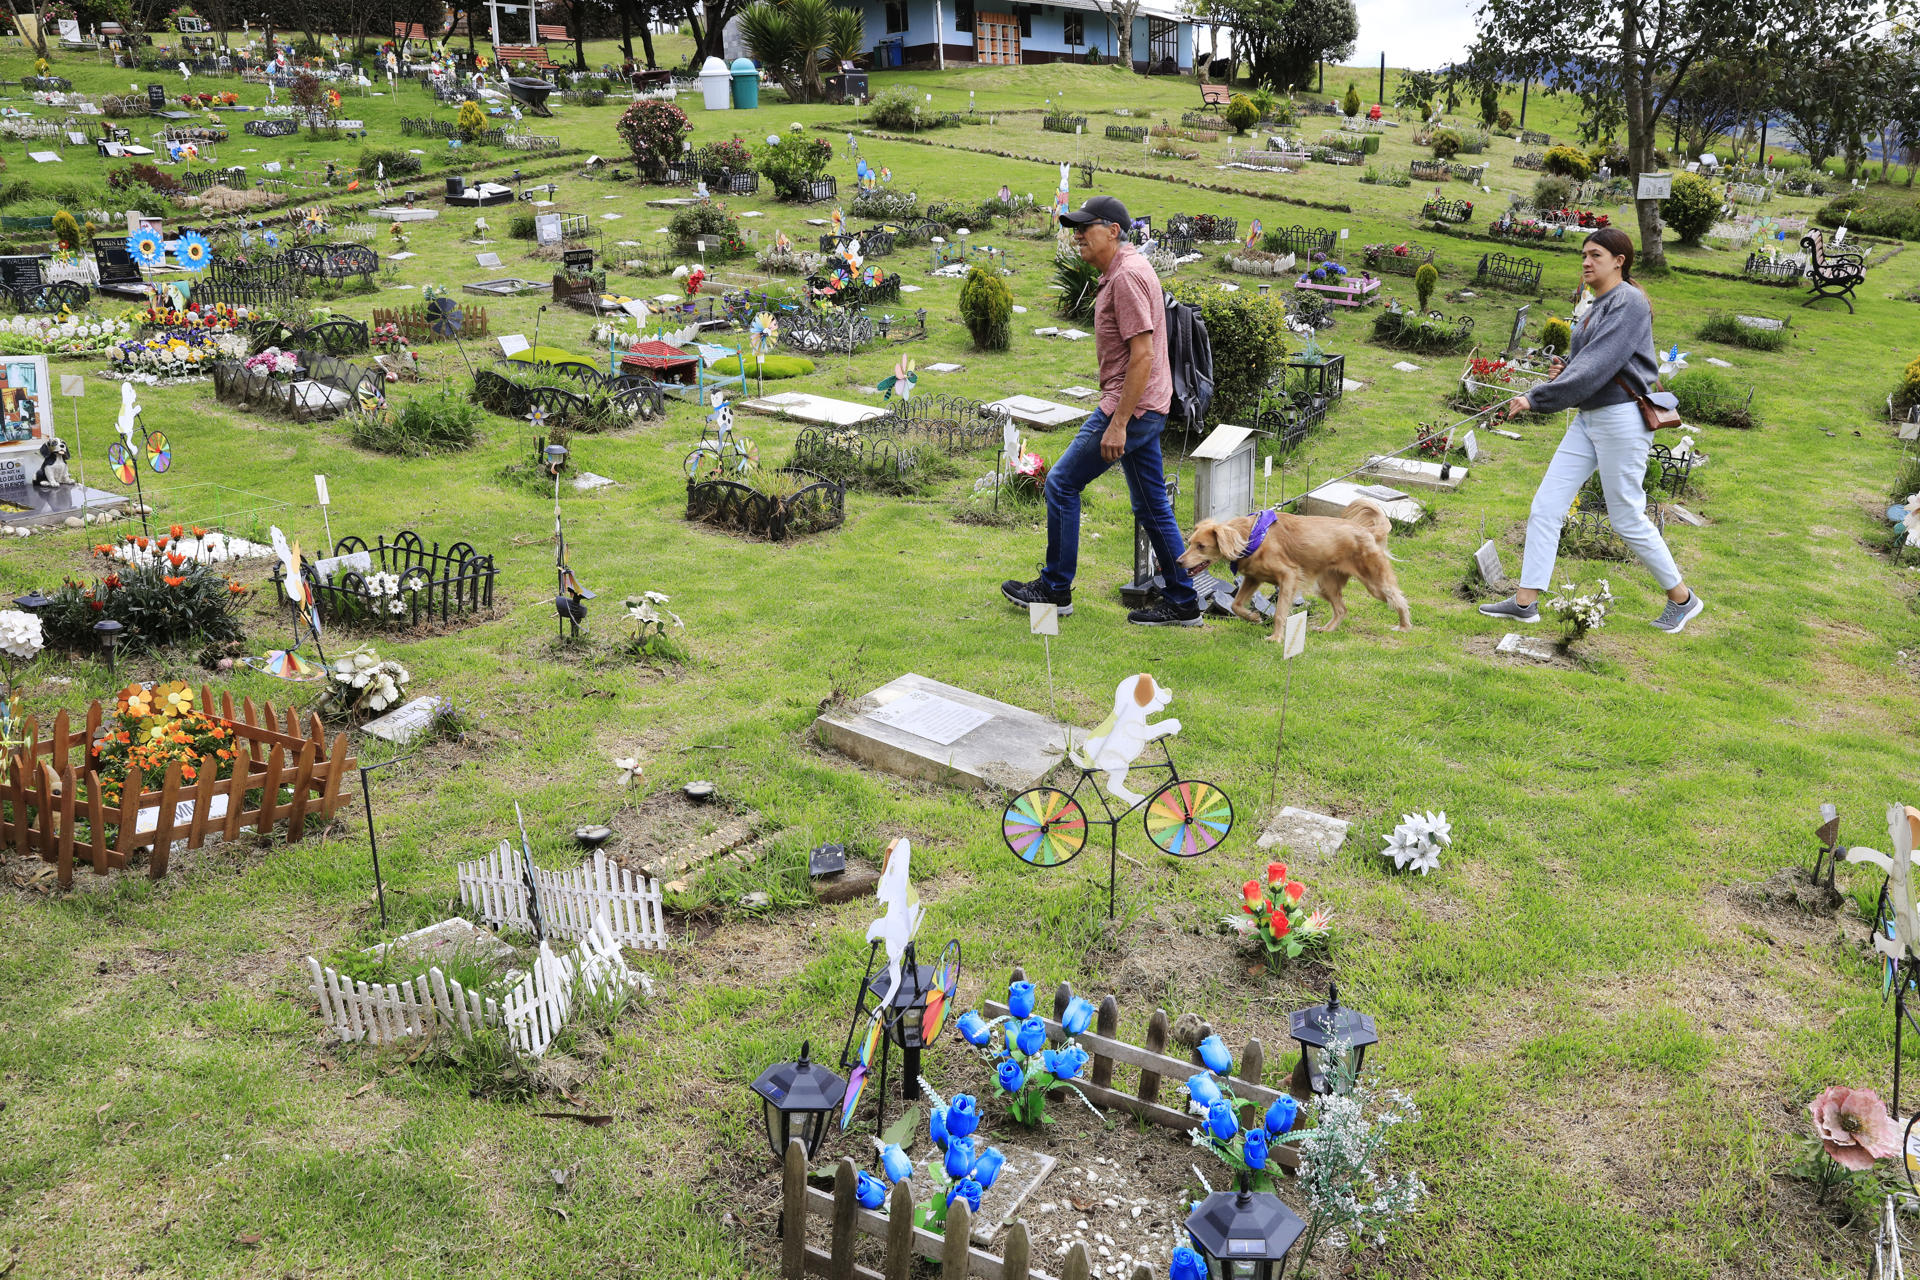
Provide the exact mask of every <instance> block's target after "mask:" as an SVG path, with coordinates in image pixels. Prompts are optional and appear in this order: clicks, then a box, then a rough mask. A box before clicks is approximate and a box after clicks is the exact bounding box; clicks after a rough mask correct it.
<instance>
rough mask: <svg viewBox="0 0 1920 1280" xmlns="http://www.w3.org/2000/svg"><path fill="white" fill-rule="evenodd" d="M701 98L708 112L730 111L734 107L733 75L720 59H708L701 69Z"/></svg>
mask: <svg viewBox="0 0 1920 1280" xmlns="http://www.w3.org/2000/svg"><path fill="white" fill-rule="evenodd" d="M700 96H701V97H702V98H704V99H706V103H707V110H709V111H728V110H731V109H732V107H733V73H732V72H731V71H729V70H727V64H726V63H724V62H722V61H720V59H718V58H708V59H707V60H706V62H705V63H704V64H703V65H702V66H701V68H700Z"/></svg>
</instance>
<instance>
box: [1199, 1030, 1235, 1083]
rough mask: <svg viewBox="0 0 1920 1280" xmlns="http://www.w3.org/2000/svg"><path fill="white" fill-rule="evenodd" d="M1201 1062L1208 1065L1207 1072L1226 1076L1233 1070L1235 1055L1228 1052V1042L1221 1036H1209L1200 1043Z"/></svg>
mask: <svg viewBox="0 0 1920 1280" xmlns="http://www.w3.org/2000/svg"><path fill="white" fill-rule="evenodd" d="M1200 1061H1202V1062H1204V1063H1206V1064H1207V1070H1209V1071H1211V1072H1213V1073H1214V1074H1216V1075H1225V1074H1227V1072H1229V1071H1231V1070H1233V1055H1232V1054H1231V1053H1229V1052H1227V1042H1226V1041H1224V1040H1222V1039H1221V1038H1220V1037H1219V1036H1208V1037H1207V1038H1206V1039H1205V1040H1202V1041H1201V1042H1200Z"/></svg>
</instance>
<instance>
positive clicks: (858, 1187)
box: [853, 1169, 887, 1209]
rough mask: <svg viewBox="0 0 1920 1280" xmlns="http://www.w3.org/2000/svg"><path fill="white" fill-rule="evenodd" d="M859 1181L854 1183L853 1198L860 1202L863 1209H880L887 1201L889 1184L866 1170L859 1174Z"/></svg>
mask: <svg viewBox="0 0 1920 1280" xmlns="http://www.w3.org/2000/svg"><path fill="white" fill-rule="evenodd" d="M857 1176H858V1177H859V1181H858V1182H857V1183H855V1184H854V1188H853V1198H854V1199H855V1200H858V1201H859V1202H860V1207H861V1208H862V1209H878V1208H879V1207H880V1206H881V1205H883V1204H885V1203H886V1202H887V1184H886V1183H884V1182H882V1181H880V1179H878V1178H876V1177H874V1176H873V1175H872V1174H870V1173H868V1172H867V1171H866V1170H864V1169H863V1170H861V1171H860V1173H859V1174H858V1175H857Z"/></svg>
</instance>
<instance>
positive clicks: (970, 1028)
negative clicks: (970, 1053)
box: [955, 1009, 993, 1049]
mask: <svg viewBox="0 0 1920 1280" xmlns="http://www.w3.org/2000/svg"><path fill="white" fill-rule="evenodd" d="M955 1025H957V1026H958V1027H959V1028H960V1038H961V1039H962V1040H965V1041H966V1042H967V1043H968V1044H970V1045H972V1046H973V1047H974V1048H976V1049H984V1048H986V1047H987V1042H988V1041H989V1040H992V1039H993V1028H992V1027H990V1026H988V1025H987V1020H986V1019H985V1018H983V1017H981V1016H980V1014H979V1013H978V1012H977V1011H976V1010H973V1009H969V1010H967V1011H966V1012H965V1013H963V1014H961V1015H960V1021H959V1022H958V1023H956V1024H955Z"/></svg>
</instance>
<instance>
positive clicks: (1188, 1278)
mask: <svg viewBox="0 0 1920 1280" xmlns="http://www.w3.org/2000/svg"><path fill="white" fill-rule="evenodd" d="M1167 1280H1207V1264H1206V1263H1205V1262H1203V1261H1202V1260H1201V1258H1200V1255H1199V1254H1197V1253H1195V1252H1194V1251H1193V1250H1191V1249H1189V1248H1187V1247H1186V1246H1185V1245H1181V1246H1180V1247H1179V1248H1178V1249H1175V1250H1174V1251H1173V1265H1172V1266H1170V1267H1168V1268H1167Z"/></svg>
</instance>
